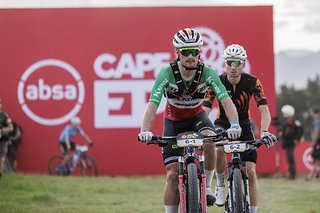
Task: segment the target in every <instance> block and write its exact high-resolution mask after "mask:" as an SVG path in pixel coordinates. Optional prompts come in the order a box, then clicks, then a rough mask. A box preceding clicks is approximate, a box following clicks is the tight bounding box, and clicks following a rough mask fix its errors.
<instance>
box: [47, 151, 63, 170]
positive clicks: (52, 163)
mask: <svg viewBox="0 0 320 213" xmlns="http://www.w3.org/2000/svg"><path fill="white" fill-rule="evenodd" d="M62 162H63V156H62V155H60V154H56V155H54V156H52V157H51V158H50V160H49V164H48V171H49V174H50V175H57V173H56V169H57V167H58V166H62Z"/></svg>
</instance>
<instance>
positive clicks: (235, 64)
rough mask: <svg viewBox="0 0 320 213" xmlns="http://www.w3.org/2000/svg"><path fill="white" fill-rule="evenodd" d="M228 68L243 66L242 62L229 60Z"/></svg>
mask: <svg viewBox="0 0 320 213" xmlns="http://www.w3.org/2000/svg"><path fill="white" fill-rule="evenodd" d="M227 64H228V66H235V67H239V66H240V65H241V64H242V61H239V60H227Z"/></svg>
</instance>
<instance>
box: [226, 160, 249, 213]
mask: <svg viewBox="0 0 320 213" xmlns="http://www.w3.org/2000/svg"><path fill="white" fill-rule="evenodd" d="M241 164H242V169H241V170H240V171H241V176H242V180H243V184H244V202H245V203H244V204H245V205H244V212H245V213H250V212H251V204H250V192H249V180H248V175H247V174H248V173H247V166H246V164H245V163H241ZM233 167H234V165H232V164H228V174H229V175H228V204H229V208H228V209H225V210H226V211H227V212H232V211H233V209H234V203H233V201H232V200H233V197H232V196H233V193H234V192H233V189H232V182H233V169H234V168H233ZM226 207H227V206H226Z"/></svg>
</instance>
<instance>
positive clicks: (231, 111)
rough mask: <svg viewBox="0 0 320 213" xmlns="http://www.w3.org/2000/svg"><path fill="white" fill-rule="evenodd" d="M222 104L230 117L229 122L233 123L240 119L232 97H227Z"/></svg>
mask: <svg viewBox="0 0 320 213" xmlns="http://www.w3.org/2000/svg"><path fill="white" fill-rule="evenodd" d="M221 105H222V106H223V108H224V111H225V112H226V115H227V117H228V119H229V122H230V123H232V122H234V121H237V122H238V121H239V117H238V112H237V108H236V106H235V105H234V103H233V102H232V100H231V98H230V97H226V98H224V99H223V100H222V101H221Z"/></svg>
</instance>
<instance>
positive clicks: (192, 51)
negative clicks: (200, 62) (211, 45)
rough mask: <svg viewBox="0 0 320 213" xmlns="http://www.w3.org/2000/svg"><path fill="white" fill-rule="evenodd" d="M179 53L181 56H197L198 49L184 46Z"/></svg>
mask: <svg viewBox="0 0 320 213" xmlns="http://www.w3.org/2000/svg"><path fill="white" fill-rule="evenodd" d="M180 53H181V55H183V56H189V55H190V54H191V55H192V56H197V55H199V54H200V49H199V48H185V49H180Z"/></svg>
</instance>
